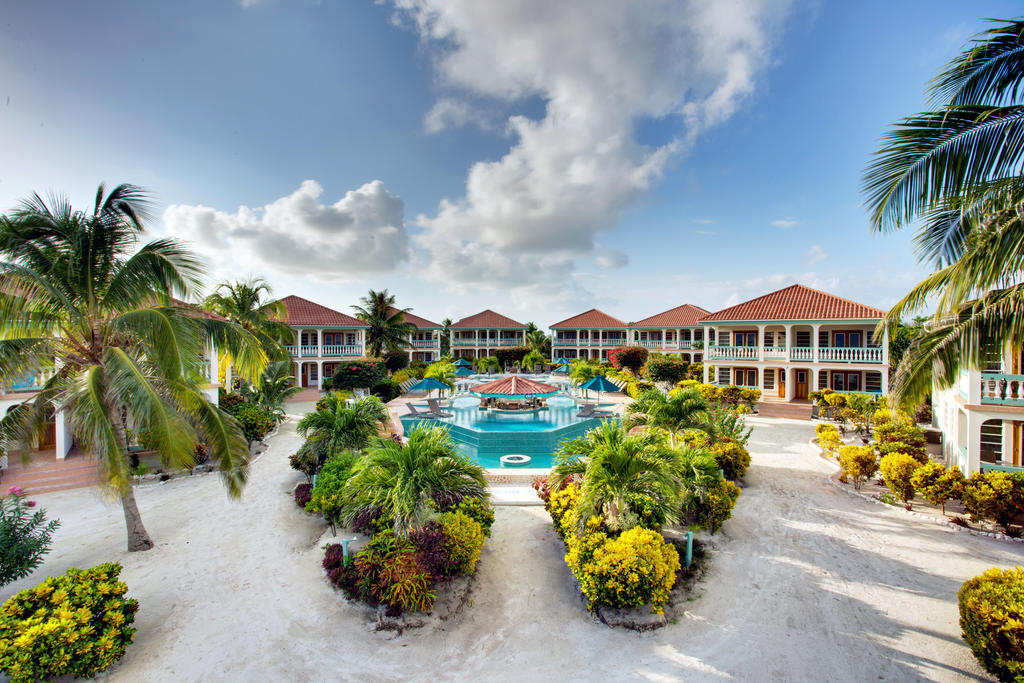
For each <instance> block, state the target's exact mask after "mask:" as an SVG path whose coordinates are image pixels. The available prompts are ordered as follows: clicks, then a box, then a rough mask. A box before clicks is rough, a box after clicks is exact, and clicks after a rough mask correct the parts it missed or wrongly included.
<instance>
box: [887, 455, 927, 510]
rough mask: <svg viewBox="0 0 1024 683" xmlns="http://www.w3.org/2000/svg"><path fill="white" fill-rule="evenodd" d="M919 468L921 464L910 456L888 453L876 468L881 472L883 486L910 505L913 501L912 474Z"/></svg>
mask: <svg viewBox="0 0 1024 683" xmlns="http://www.w3.org/2000/svg"><path fill="white" fill-rule="evenodd" d="M920 466H921V462H920V461H919V460H918V459H917V458H915V457H913V456H911V455H907V454H906V453H890V454H889V455H887V456H885V457H884V458H882V462H880V463H879V465H878V468H879V469H880V470H882V476H883V477H885V485H886V486H888V487H889V490H890V491H892V493H893V495H894V496H896V497H897V498H899V499H900V500H902V501H903V502H904V503H905V504H907V505H910V501H912V500H914V482H913V477H914V472H916V471H917V468H919V467H920Z"/></svg>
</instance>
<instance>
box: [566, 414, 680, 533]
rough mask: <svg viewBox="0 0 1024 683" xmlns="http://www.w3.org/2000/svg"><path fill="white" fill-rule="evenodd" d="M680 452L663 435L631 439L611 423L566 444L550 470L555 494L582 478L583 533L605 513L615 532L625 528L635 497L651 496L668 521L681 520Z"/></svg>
mask: <svg viewBox="0 0 1024 683" xmlns="http://www.w3.org/2000/svg"><path fill="white" fill-rule="evenodd" d="M681 465H682V463H681V461H680V457H679V452H678V451H676V450H674V449H672V448H670V447H669V446H668V444H666V443H665V437H664V435H662V434H661V433H660V432H644V433H641V434H632V435H631V434H629V433H628V432H627V431H626V429H625V428H624V427H622V426H620V425H617V424H614V423H612V422H611V421H605V422H602V424H601V426H599V427H595V428H594V429H591V430H590V431H589V432H587V433H586V435H584V436H582V437H577V438H575V439H569V440H567V441H565V442H563V443H562V446H561V447H560V448H559V450H558V455H557V457H556V459H555V467H554V468H553V469H552V470H551V477H552V490H556V489H558V488H560V487H561V484H562V482H563V481H564V480H565V478H566V477H568V476H570V475H573V474H582V475H583V481H582V483H581V485H580V493H581V495H580V502H579V508H578V511H579V522H580V528H581V529H582V528H583V526H584V525H585V524H586V522H587V520H588V519H590V518H591V517H592V516H593V515H595V514H601V515H603V516H604V518H605V522H606V524H607V525H608V527H609V528H611V529H621V528H622V526H623V522H624V521H625V520H624V519H623V516H624V515H626V514H627V513H629V512H630V510H629V503H628V502H627V499H628V498H629V497H630V496H631V495H642V496H647V497H649V498H650V499H651V500H653V501H654V505H655V506H656V507H657V509H658V510H659V512H660V514H661V515H662V516H664V518H665V519H666V520H667V521H669V522H674V521H676V520H678V519H679V513H680V510H681V508H682V503H683V497H682V494H683V487H682V481H681V478H680V472H681Z"/></svg>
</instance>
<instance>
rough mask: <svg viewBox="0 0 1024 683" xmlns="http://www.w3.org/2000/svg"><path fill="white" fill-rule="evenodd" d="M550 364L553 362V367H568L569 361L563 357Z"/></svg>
mask: <svg viewBox="0 0 1024 683" xmlns="http://www.w3.org/2000/svg"><path fill="white" fill-rule="evenodd" d="M552 362H553V363H554V364H555V365H568V364H569V359H568V358H566V357H565V356H559V357H558V358H556V359H555V360H554V361H552Z"/></svg>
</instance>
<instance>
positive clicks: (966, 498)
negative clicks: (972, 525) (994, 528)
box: [962, 472, 1024, 528]
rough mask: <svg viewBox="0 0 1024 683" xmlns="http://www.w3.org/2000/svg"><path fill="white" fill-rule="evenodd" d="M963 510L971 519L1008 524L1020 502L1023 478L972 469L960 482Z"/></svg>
mask: <svg viewBox="0 0 1024 683" xmlns="http://www.w3.org/2000/svg"><path fill="white" fill-rule="evenodd" d="M962 501H963V504H964V510H965V511H966V512H967V513H968V514H969V515H970V516H971V517H973V518H974V519H988V520H992V521H995V522H996V523H997V524H999V525H1000V526H1002V527H1004V528H1005V527H1006V526H1007V525H1009V523H1010V520H1011V519H1013V515H1014V513H1015V512H1017V511H1018V510H1020V509H1021V507H1022V505H1024V479H1022V478H1021V477H1020V476H1019V475H1017V476H1015V475H1012V474H1010V473H1009V472H975V473H974V474H972V475H971V478H970V479H968V480H967V481H965V482H964V485H963V494H962Z"/></svg>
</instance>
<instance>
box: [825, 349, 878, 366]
mask: <svg viewBox="0 0 1024 683" xmlns="http://www.w3.org/2000/svg"><path fill="white" fill-rule="evenodd" d="M818 360H819V361H820V362H822V363H881V362H882V348H881V347H879V346H824V347H822V348H819V349H818Z"/></svg>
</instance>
